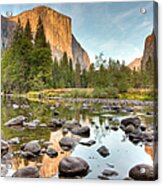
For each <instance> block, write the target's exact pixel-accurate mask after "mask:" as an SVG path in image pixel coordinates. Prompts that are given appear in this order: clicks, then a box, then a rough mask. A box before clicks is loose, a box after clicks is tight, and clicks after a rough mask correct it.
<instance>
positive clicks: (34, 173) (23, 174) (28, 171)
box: [12, 166, 39, 178]
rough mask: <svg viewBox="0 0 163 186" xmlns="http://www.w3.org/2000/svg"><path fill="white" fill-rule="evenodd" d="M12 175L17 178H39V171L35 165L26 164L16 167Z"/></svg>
mask: <svg viewBox="0 0 163 186" xmlns="http://www.w3.org/2000/svg"><path fill="white" fill-rule="evenodd" d="M12 177H19V178H39V171H38V169H37V168H36V167H33V166H28V167H24V168H22V169H18V170H17V171H16V172H15V173H14V174H13V175H12Z"/></svg>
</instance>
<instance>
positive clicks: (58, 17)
mask: <svg viewBox="0 0 163 186" xmlns="http://www.w3.org/2000/svg"><path fill="white" fill-rule="evenodd" d="M39 16H40V17H41V19H42V22H43V25H44V32H45V35H46V39H47V41H48V42H49V43H50V46H51V51H52V56H53V58H55V57H56V58H57V59H58V60H59V59H61V57H62V56H63V53H64V52H66V53H67V56H68V58H71V59H72V60H73V65H74V66H75V64H76V62H77V61H79V62H80V64H81V66H82V68H86V69H88V68H89V66H90V59H89V56H88V54H87V52H86V51H85V50H84V49H83V48H82V47H81V45H80V44H79V43H78V42H77V41H76V39H75V37H74V36H73V34H72V24H71V18H70V17H68V16H66V15H63V14H61V13H59V12H57V11H55V10H53V9H51V8H48V7H45V6H39V7H36V8H33V9H32V10H27V11H24V12H22V13H20V14H19V15H17V16H12V17H10V18H3V19H4V20H5V22H6V23H5V24H7V26H5V29H4V30H2V40H4V38H5V37H4V33H5V32H6V30H11V31H10V33H9V34H8V35H7V41H8V42H9V41H11V40H12V33H13V30H14V26H13V27H12V28H10V27H11V26H10V25H12V24H14V25H15V23H17V22H18V19H20V22H21V24H22V26H23V27H25V25H26V22H27V20H28V19H29V21H30V24H31V29H32V33H33V36H35V33H36V28H37V23H38V18H39ZM11 23H12V24H11ZM3 25H4V23H3V21H2V27H4V26H3ZM8 46H9V44H8V43H7V44H6V47H8ZM74 46H76V47H77V48H75V49H74Z"/></svg>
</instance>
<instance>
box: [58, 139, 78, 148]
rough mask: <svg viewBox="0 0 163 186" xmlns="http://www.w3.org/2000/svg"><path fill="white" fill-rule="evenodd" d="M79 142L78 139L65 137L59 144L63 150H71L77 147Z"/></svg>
mask: <svg viewBox="0 0 163 186" xmlns="http://www.w3.org/2000/svg"><path fill="white" fill-rule="evenodd" d="M77 142H78V139H77V138H70V137H63V138H62V139H61V140H60V141H59V144H60V146H61V147H62V149H63V150H70V149H72V148H73V147H74V146H75V145H76V143H77Z"/></svg>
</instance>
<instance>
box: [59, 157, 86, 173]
mask: <svg viewBox="0 0 163 186" xmlns="http://www.w3.org/2000/svg"><path fill="white" fill-rule="evenodd" d="M88 170H89V165H88V163H87V162H86V161H85V160H83V159H82V158H79V157H66V158H63V159H62V160H61V161H60V163H59V175H60V176H64V177H75V176H81V177H82V176H86V175H87V174H88Z"/></svg>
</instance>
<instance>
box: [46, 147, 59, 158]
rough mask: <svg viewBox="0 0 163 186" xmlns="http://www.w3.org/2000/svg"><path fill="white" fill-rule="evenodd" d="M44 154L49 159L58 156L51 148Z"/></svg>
mask: <svg viewBox="0 0 163 186" xmlns="http://www.w3.org/2000/svg"><path fill="white" fill-rule="evenodd" d="M46 153H47V155H48V156H49V157H50V158H55V157H57V156H58V152H57V151H56V150H55V149H53V148H48V149H47V151H46Z"/></svg>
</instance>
